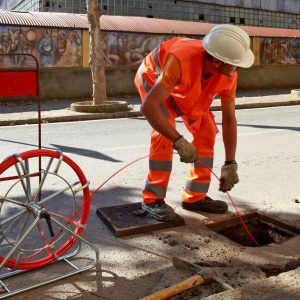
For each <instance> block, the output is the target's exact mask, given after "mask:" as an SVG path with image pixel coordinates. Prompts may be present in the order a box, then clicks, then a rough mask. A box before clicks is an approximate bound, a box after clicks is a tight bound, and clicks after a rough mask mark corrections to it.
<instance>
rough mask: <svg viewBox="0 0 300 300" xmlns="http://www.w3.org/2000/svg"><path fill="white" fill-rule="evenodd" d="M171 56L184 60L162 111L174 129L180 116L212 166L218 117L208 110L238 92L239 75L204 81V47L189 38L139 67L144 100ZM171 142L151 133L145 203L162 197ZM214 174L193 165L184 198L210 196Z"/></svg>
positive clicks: (153, 54) (166, 47)
mask: <svg viewBox="0 0 300 300" xmlns="http://www.w3.org/2000/svg"><path fill="white" fill-rule="evenodd" d="M168 54H172V55H174V56H175V57H176V58H177V59H178V60H179V62H180V69H181V79H180V82H179V84H178V85H177V86H176V87H175V88H174V89H173V91H172V92H171V94H170V97H168V99H166V100H165V101H164V104H163V105H162V106H161V110H162V112H163V114H164V116H165V117H166V119H167V121H168V123H169V124H170V125H171V126H173V127H175V118H176V117H179V116H180V117H181V118H182V120H183V122H184V124H185V126H186V127H187V129H188V130H189V131H190V132H191V133H192V135H193V144H194V145H195V147H196V148H197V149H198V153H199V159H200V160H201V161H202V162H203V163H205V164H206V165H207V166H208V167H210V168H212V167H213V156H214V144H215V136H216V134H217V132H218V129H217V126H216V124H215V121H214V115H213V114H212V113H211V112H210V111H209V108H210V106H211V103H212V101H213V99H214V97H215V96H217V95H219V96H221V100H222V99H225V98H226V95H227V94H228V95H229V94H232V91H233V90H234V91H235V89H236V83H237V73H236V72H235V73H234V74H233V75H232V76H231V77H228V76H225V75H222V74H215V75H213V76H211V77H210V78H209V79H208V80H207V82H205V83H204V82H203V80H202V67H203V60H204V49H203V47H202V41H200V40H194V39H188V38H179V37H177V38H173V39H171V40H168V41H166V42H164V43H162V44H160V45H159V46H158V47H157V48H155V49H154V50H153V51H152V52H151V53H149V54H148V55H147V57H146V58H145V59H144V61H143V62H142V64H141V65H140V67H139V69H138V72H137V74H136V77H135V81H134V82H135V85H136V87H137V89H138V91H139V94H140V96H141V99H142V100H144V99H145V97H146V96H147V94H148V93H149V91H150V90H151V88H152V86H153V85H154V84H155V82H156V81H157V79H158V77H159V75H160V73H161V70H163V68H164V62H165V58H166V56H167V55H168ZM172 159H173V144H172V142H171V141H170V140H168V139H167V138H165V137H164V136H163V135H161V134H160V133H158V132H157V131H156V130H154V129H153V130H152V133H151V146H150V155H149V173H148V177H147V180H146V185H145V189H144V191H143V198H144V202H145V203H146V204H150V203H153V202H154V201H155V200H158V199H164V198H165V196H166V192H167V186H168V182H169V178H170V175H171V170H172ZM210 180H211V172H210V170H209V169H207V168H205V167H204V166H203V164H201V163H200V162H199V161H196V162H195V163H192V164H191V165H190V167H189V170H188V173H187V178H186V183H185V188H184V191H183V193H182V200H183V201H186V202H196V201H199V200H201V199H202V198H204V197H205V196H206V193H207V191H208V188H209V184H210Z"/></svg>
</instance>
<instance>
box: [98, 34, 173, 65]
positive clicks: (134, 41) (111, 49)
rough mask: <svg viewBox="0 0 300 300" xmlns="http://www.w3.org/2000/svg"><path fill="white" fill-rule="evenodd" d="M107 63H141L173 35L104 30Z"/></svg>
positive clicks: (103, 38)
mask: <svg viewBox="0 0 300 300" xmlns="http://www.w3.org/2000/svg"><path fill="white" fill-rule="evenodd" d="M102 34H103V36H102V41H103V52H104V56H105V60H106V64H107V65H132V64H140V63H141V62H142V60H143V59H144V57H145V56H146V55H147V54H148V53H150V52H151V51H152V50H153V49H154V48H155V47H156V46H158V45H159V44H160V43H162V42H163V41H166V40H168V39H170V38H172V37H173V36H167V35H159V36H156V35H149V34H140V33H123V32H102Z"/></svg>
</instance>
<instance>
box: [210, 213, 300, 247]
mask: <svg viewBox="0 0 300 300" xmlns="http://www.w3.org/2000/svg"><path fill="white" fill-rule="evenodd" d="M242 218H243V221H244V223H245V224H246V226H247V228H248V229H249V231H250V232H251V234H252V236H253V237H254V239H255V240H256V241H257V243H258V244H259V246H265V245H269V244H272V243H275V244H280V243H282V242H284V241H286V240H288V239H290V238H292V237H294V236H297V235H299V234H300V230H298V229H296V228H294V227H292V226H290V225H288V224H285V223H283V222H281V221H278V220H275V219H273V218H270V217H268V216H265V215H261V214H259V213H257V212H255V213H250V214H247V215H244V216H242ZM207 227H209V228H211V229H212V230H214V231H216V232H218V233H219V234H221V235H223V236H226V237H227V238H229V239H230V240H232V241H234V242H236V243H238V244H240V245H243V246H246V247H258V246H257V245H256V244H255V243H254V242H253V241H252V240H251V239H250V237H249V236H248V234H247V233H246V231H245V229H244V227H243V225H242V224H241V222H240V219H239V218H234V219H229V220H224V221H221V222H218V223H212V224H209V225H208V226H207Z"/></svg>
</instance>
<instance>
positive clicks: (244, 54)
mask: <svg viewBox="0 0 300 300" xmlns="http://www.w3.org/2000/svg"><path fill="white" fill-rule="evenodd" d="M203 47H204V49H205V51H206V52H208V53H209V54H210V55H211V56H213V57H215V58H217V59H219V60H221V61H223V62H225V63H227V64H230V65H233V66H237V67H242V68H249V67H251V66H252V65H253V62H254V54H253V52H252V51H251V49H250V38H249V36H248V34H247V33H246V32H245V31H244V30H243V29H241V28H240V27H238V26H235V25H230V24H222V25H217V26H215V27H214V28H213V29H212V30H211V31H210V32H209V33H208V34H207V35H206V36H205V37H204V39H203Z"/></svg>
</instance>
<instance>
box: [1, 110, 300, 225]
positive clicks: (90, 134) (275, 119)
mask: <svg viewBox="0 0 300 300" xmlns="http://www.w3.org/2000/svg"><path fill="white" fill-rule="evenodd" d="M299 112H300V106H289V107H277V108H265V109H249V110H239V111H237V118H238V135H239V145H238V153H237V161H238V162H239V169H240V170H239V174H240V177H241V182H240V184H239V185H238V186H237V188H236V189H234V190H233V192H232V194H233V196H234V197H235V199H236V201H238V202H240V203H241V205H242V206H245V207H247V206H249V207H253V208H255V207H256V208H262V206H263V207H265V208H268V209H269V211H270V212H271V211H272V210H274V213H275V212H276V213H278V214H280V212H281V213H282V214H283V215H286V214H287V211H289V212H293V211H294V208H297V209H300V207H295V206H294V205H295V204H294V203H293V201H292V200H293V199H296V198H299V197H300V195H299V185H298V184H299V179H300V173H299V172H300V168H299V160H300V159H299V145H300V142H299V122H298V119H299ZM215 114H216V121H217V123H218V124H220V122H221V119H220V118H221V116H220V112H216V113H215ZM219 127H220V126H219ZM178 128H180V131H181V132H183V133H185V134H186V135H187V136H188V134H187V133H186V131H185V130H184V128H183V126H182V124H181V123H180V122H178ZM149 130H150V127H149V125H148V123H147V122H146V121H145V120H144V118H131V119H112V120H99V121H86V122H71V123H56V124H45V125H43V126H42V144H43V146H44V147H50V148H58V149H60V150H62V151H63V152H65V153H67V154H68V155H70V156H71V157H72V158H73V159H74V160H75V161H76V162H77V163H78V164H79V165H80V166H81V167H82V168H83V170H84V172H85V174H86V176H87V177H88V178H90V180H91V188H92V189H95V188H97V186H98V185H99V184H100V183H101V182H103V181H104V180H106V178H108V177H109V176H110V175H112V173H113V172H115V171H117V170H118V169H119V168H121V167H123V166H124V165H125V164H127V163H129V162H131V161H133V160H135V159H136V158H139V157H142V156H144V155H147V153H148V142H149ZM36 133H37V127H36V126H35V125H28V126H15V127H2V128H1V138H0V146H1V149H2V153H1V154H2V157H5V156H7V155H9V154H11V153H15V152H20V151H23V150H27V149H30V148H32V147H34V146H36V145H37V136H36ZM223 157H224V155H223V146H222V140H221V133H220V134H219V135H218V139H217V144H216V158H215V170H216V171H217V173H218V171H219V169H220V166H221V164H222V162H223ZM175 161H177V163H176V164H174V174H173V176H172V181H171V183H170V190H169V194H168V197H169V198H170V200H171V201H175V203H176V204H178V203H179V202H178V199H179V190H180V188H181V186H182V185H183V182H184V173H185V169H186V165H184V164H181V163H179V162H178V158H177V157H175ZM146 171H147V159H144V160H143V161H141V162H138V163H136V164H135V165H133V166H130V167H128V168H127V169H126V170H124V171H123V172H122V173H121V174H118V176H116V178H114V179H113V180H111V181H110V183H109V184H108V186H110V187H111V186H115V187H118V188H117V189H116V192H117V193H118V191H120V189H121V188H127V189H132V190H134V194H133V195H131V196H130V197H129V195H127V196H126V193H125V194H124V195H123V197H120V196H119V195H117V196H116V195H114V194H112V193H109V194H107V195H106V193H105V190H106V189H107V188H103V193H104V194H105V197H104V198H105V203H104V204H102V203H98V204H97V205H106V203H107V201H109V202H110V204H116V203H120V202H122V201H131V200H132V201H137V200H139V192H140V190H141V189H142V187H143V184H144V177H145V172H146ZM215 183H216V182H215ZM212 193H213V195H214V196H216V197H220V196H221V197H223V195H220V194H219V193H216V192H215V189H214V188H212ZM106 197H107V198H106ZM283 204H284V206H283V207H282V205H283ZM283 208H284V210H283ZM286 219H288V221H289V222H291V221H292V220H293V218H291V217H290V216H287V215H286ZM295 221H297V218H295ZM298 222H299V220H298Z"/></svg>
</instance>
